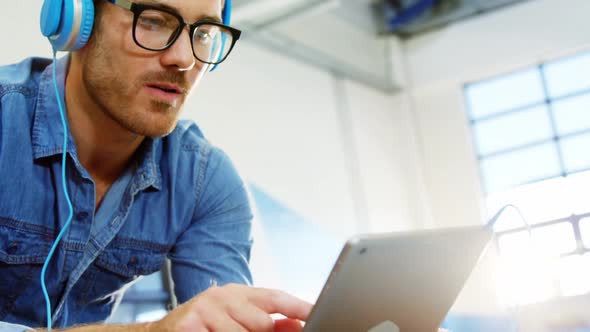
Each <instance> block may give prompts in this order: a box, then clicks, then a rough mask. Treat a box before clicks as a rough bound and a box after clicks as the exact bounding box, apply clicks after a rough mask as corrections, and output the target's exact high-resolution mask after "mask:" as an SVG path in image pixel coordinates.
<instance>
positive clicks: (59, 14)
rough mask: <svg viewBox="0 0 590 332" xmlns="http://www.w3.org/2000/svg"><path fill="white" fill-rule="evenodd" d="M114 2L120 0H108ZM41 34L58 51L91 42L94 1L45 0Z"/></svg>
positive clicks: (226, 20)
mask: <svg viewBox="0 0 590 332" xmlns="http://www.w3.org/2000/svg"><path fill="white" fill-rule="evenodd" d="M106 1H109V2H115V1H117V0H106ZM222 18H223V23H224V24H229V22H230V18H231V0H226V3H225V7H224V8H223V13H222ZM40 25H41V33H42V34H43V35H44V36H45V37H48V38H49V40H50V42H51V45H53V47H54V48H55V49H56V50H57V51H65V52H69V51H75V50H78V49H80V48H82V47H83V46H84V45H86V42H88V39H89V38H90V35H91V34H92V27H93V26H94V3H93V0H45V1H44V2H43V9H42V10H41V19H40Z"/></svg>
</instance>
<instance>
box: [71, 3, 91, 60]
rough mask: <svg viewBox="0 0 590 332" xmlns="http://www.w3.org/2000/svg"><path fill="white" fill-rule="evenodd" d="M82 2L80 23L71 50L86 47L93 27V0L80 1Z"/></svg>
mask: <svg viewBox="0 0 590 332" xmlns="http://www.w3.org/2000/svg"><path fill="white" fill-rule="evenodd" d="M82 2H83V4H82V21H81V22H80V30H79V33H78V37H77V38H76V42H75V43H74V47H73V48H72V50H79V49H81V48H82V47H84V45H86V43H87V42H88V40H89V39H90V35H92V28H93V27H94V2H93V0H82Z"/></svg>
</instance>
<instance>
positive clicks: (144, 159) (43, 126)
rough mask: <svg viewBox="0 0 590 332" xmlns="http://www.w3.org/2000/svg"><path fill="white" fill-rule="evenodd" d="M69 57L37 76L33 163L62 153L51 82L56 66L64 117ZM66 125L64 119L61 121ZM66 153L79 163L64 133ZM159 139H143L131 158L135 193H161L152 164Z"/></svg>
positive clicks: (157, 170) (61, 134) (157, 171)
mask: <svg viewBox="0 0 590 332" xmlns="http://www.w3.org/2000/svg"><path fill="white" fill-rule="evenodd" d="M69 61H70V57H69V55H66V56H64V57H62V58H60V59H58V60H57V62H56V63H51V64H50V65H49V66H47V67H46V68H45V70H44V71H43V73H42V74H41V78H40V81H39V92H38V96H37V106H36V109H35V118H34V120H33V130H32V134H31V135H32V137H31V139H32V143H33V157H34V159H35V160H37V159H41V158H46V157H50V156H55V155H59V154H62V152H63V139H64V130H63V126H62V122H61V116H60V112H59V106H58V102H57V98H56V95H55V87H54V82H53V67H54V66H55V65H57V67H56V82H55V83H56V84H57V88H58V91H59V98H61V101H62V106H63V108H64V112H65V113H66V114H67V110H66V105H65V98H64V91H65V89H64V87H65V78H66V73H67V70H68V66H69ZM65 121H66V124H67V121H68V120H67V116H66V118H65ZM68 128H69V126H68ZM67 137H68V138H67V140H68V146H67V152H68V154H70V156H71V157H72V158H73V159H74V161H75V162H76V163H77V164H79V161H78V154H77V151H76V143H75V142H74V138H73V136H72V133H71V132H70V131H69V129H68V132H67ZM160 140H161V139H160V138H156V139H152V138H146V139H145V140H144V141H143V143H142V144H141V145H140V147H139V149H138V151H137V152H136V153H135V156H134V162H133V167H134V174H135V176H134V179H133V185H134V186H135V187H136V189H137V190H144V189H146V188H148V187H150V186H151V187H154V188H155V189H157V190H161V182H162V181H161V178H162V176H161V173H160V168H159V166H158V163H157V161H156V159H157V158H156V157H157V151H158V150H157V148H158V145H159V141H160Z"/></svg>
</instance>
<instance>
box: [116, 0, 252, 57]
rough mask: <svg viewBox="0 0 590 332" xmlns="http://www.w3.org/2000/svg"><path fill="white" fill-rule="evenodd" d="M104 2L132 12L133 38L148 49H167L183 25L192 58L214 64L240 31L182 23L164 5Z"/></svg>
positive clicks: (119, 0) (124, 0) (211, 24)
mask: <svg viewBox="0 0 590 332" xmlns="http://www.w3.org/2000/svg"><path fill="white" fill-rule="evenodd" d="M107 1H109V2H111V3H114V4H115V5H117V6H119V7H122V8H125V9H128V10H130V11H131V12H133V40H134V41H135V43H136V44H137V46H139V47H141V48H143V49H146V50H149V51H164V50H166V49H168V48H170V47H171V46H172V45H173V44H174V42H176V40H177V39H178V37H179V36H180V34H181V33H182V31H183V30H184V28H188V30H189V35H190V36H191V47H192V50H193V55H194V56H195V58H197V60H199V61H201V62H203V63H206V64H212V65H217V64H220V63H221V62H223V60H225V59H226V58H227V56H228V55H229V53H230V52H231V50H232V49H233V48H234V45H235V44H236V42H237V41H238V39H240V35H241V34H242V32H241V31H240V30H238V29H235V28H232V27H230V26H227V25H224V24H221V23H218V22H213V21H198V22H196V23H193V24H189V23H186V22H184V19H183V18H182V16H180V15H179V14H178V13H177V12H175V11H173V10H169V9H167V8H161V7H157V6H152V5H147V4H140V3H133V2H131V1H128V0H107Z"/></svg>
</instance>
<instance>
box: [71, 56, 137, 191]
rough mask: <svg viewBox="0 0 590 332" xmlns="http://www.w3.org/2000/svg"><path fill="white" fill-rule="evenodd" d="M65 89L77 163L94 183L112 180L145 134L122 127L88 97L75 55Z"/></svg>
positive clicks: (126, 163) (110, 181) (122, 169)
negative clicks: (141, 134)
mask: <svg viewBox="0 0 590 332" xmlns="http://www.w3.org/2000/svg"><path fill="white" fill-rule="evenodd" d="M65 92H66V93H65V101H66V105H67V110H68V122H69V124H70V130H71V132H72V136H73V137H74V141H75V142H76V148H77V153H78V158H79V160H80V162H81V163H82V165H83V166H84V168H85V169H86V170H87V171H88V172H89V173H90V175H91V176H92V178H93V179H94V181H95V182H101V183H105V184H110V183H112V182H114V181H115V180H116V179H117V178H118V177H119V176H120V175H121V174H122V173H123V171H124V170H125V168H126V167H127V165H128V164H129V161H130V160H131V157H132V156H133V154H134V152H135V151H136V150H137V149H138V147H139V145H140V144H141V142H142V141H143V140H144V138H145V137H143V136H140V135H137V134H134V133H132V132H130V131H129V130H127V129H126V128H123V127H122V126H121V125H119V124H118V123H117V122H116V121H115V120H113V119H112V118H111V117H110V116H109V115H108V113H107V112H106V111H105V110H103V109H102V108H101V106H100V105H99V104H97V103H96V102H95V101H94V100H93V99H92V97H91V96H90V95H89V93H88V91H87V90H86V88H85V85H84V82H83V78H82V70H81V66H80V63H79V62H78V61H76V59H75V57H72V58H70V66H69V69H68V75H67V77H66V83H65Z"/></svg>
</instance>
